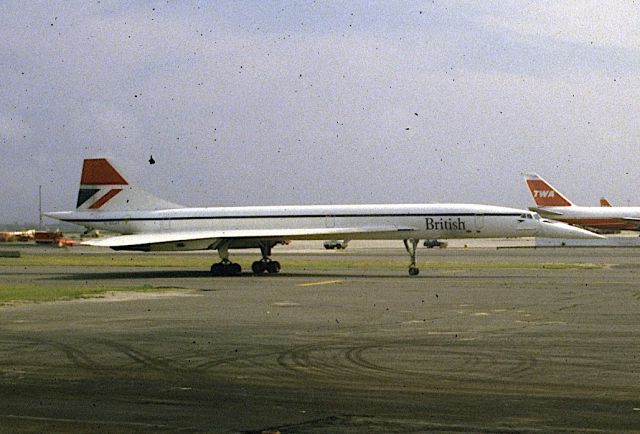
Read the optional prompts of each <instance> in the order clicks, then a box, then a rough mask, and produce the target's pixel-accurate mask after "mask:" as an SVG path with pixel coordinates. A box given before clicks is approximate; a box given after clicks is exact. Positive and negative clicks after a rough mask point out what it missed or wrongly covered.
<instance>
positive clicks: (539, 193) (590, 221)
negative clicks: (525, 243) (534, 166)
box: [524, 173, 640, 233]
mask: <svg viewBox="0 0 640 434" xmlns="http://www.w3.org/2000/svg"><path fill="white" fill-rule="evenodd" d="M524 179H525V181H526V182H527V186H528V187H529V191H530V192H531V196H532V197H533V200H534V201H535V203H536V206H535V207H531V208H529V209H530V210H532V211H535V212H538V213H539V214H540V215H542V216H544V217H547V218H550V219H553V220H558V221H561V222H564V223H568V224H572V225H578V226H582V227H584V228H589V229H593V230H596V231H598V232H601V233H614V232H619V231H621V230H631V231H638V230H640V207H637V206H611V204H610V203H609V201H608V200H607V199H605V198H601V199H600V206H578V205H574V204H573V203H571V201H570V200H569V199H567V198H566V196H564V195H563V194H562V193H560V192H559V191H558V190H556V189H555V188H554V187H553V186H552V185H551V184H549V183H548V182H547V181H545V180H544V179H542V178H541V177H540V176H538V175H537V174H535V173H534V174H529V175H525V176H524Z"/></svg>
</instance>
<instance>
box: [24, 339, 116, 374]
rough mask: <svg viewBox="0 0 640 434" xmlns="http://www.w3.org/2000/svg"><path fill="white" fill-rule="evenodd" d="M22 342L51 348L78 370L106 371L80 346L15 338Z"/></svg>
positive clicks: (27, 344)
mask: <svg viewBox="0 0 640 434" xmlns="http://www.w3.org/2000/svg"><path fill="white" fill-rule="evenodd" d="M15 339H19V340H20V345H21V346H22V347H23V348H24V347H25V346H33V345H41V346H47V347H51V348H53V349H55V350H58V351H60V352H61V353H63V354H64V355H65V356H66V357H67V359H68V360H69V361H70V362H71V363H72V364H73V366H75V367H77V368H81V369H84V370H89V371H96V370H101V369H104V368H105V367H104V366H103V365H102V364H101V363H99V362H98V361H96V360H95V359H93V358H92V357H91V356H89V355H88V354H87V352H85V351H83V350H81V349H79V345H71V344H69V343H67V342H62V341H58V340H53V339H44V338H38V337H35V336H29V337H23V336H21V337H19V338H15Z"/></svg>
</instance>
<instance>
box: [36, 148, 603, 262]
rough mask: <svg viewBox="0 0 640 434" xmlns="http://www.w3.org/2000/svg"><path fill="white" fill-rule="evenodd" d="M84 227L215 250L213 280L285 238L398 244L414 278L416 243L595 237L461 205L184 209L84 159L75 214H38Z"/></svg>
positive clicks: (135, 243) (509, 212) (130, 241)
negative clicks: (245, 255)
mask: <svg viewBox="0 0 640 434" xmlns="http://www.w3.org/2000/svg"><path fill="white" fill-rule="evenodd" d="M46 215H47V216H48V217H52V218H55V219H58V220H62V221H66V222H70V223H76V224H79V225H82V226H85V227H87V228H90V229H101V230H108V231H113V232H118V233H120V234H122V235H118V236H114V237H110V238H105V239H97V240H91V241H86V242H85V243H84V244H87V245H93V246H104V247H110V248H112V249H114V250H141V251H147V252H154V251H187V250H207V249H209V250H217V251H218V254H219V256H220V258H221V261H220V262H218V263H215V264H213V265H212V266H211V273H212V274H213V275H235V274H239V273H240V272H241V267H240V265H239V264H237V263H233V262H231V261H230V260H229V250H230V249H244V248H260V250H261V253H262V259H261V260H258V261H255V262H254V263H253V264H252V266H251V269H252V271H253V272H254V273H256V274H260V273H265V272H268V273H277V272H278V271H279V270H280V263H279V262H278V261H274V260H272V259H271V257H270V256H271V249H272V248H273V247H274V246H275V245H277V244H279V243H282V242H285V241H287V240H326V239H350V240H358V239H360V240H361V239H366V240H402V241H403V242H404V246H405V248H406V250H407V252H408V254H409V256H410V258H411V263H410V265H409V274H410V275H417V274H418V273H419V270H418V267H417V266H416V247H417V245H418V242H419V240H420V239H446V238H494V237H531V236H541V237H551V238H601V236H600V235H597V234H594V233H592V232H589V231H586V230H583V229H580V228H576V227H573V226H569V225H565V224H563V223H557V222H552V221H549V220H545V219H541V218H540V217H539V216H538V214H536V213H533V212H530V211H526V210H519V209H514V208H504V207H498V206H489V205H469V204H425V205H417V204H414V205H293V206H243V207H216V208H190V207H184V206H181V205H177V204H174V203H171V202H167V201H165V200H163V199H159V198H157V197H154V196H152V195H151V194H149V193H147V192H145V191H143V190H141V189H139V188H137V187H135V186H133V185H131V184H130V183H129V182H128V181H127V180H126V179H125V178H124V177H123V176H122V175H121V174H120V172H118V170H116V169H115V168H114V166H113V165H112V164H111V163H110V162H109V161H108V160H106V159H104V158H97V159H87V160H84V165H83V167H82V176H81V179H80V191H79V193H78V202H77V205H76V210H75V211H65V212H50V213H47V214H46Z"/></svg>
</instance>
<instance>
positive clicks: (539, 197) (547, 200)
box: [524, 173, 573, 207]
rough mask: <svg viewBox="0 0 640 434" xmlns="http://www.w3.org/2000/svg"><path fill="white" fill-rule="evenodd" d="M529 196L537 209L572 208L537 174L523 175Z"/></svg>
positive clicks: (569, 202) (570, 204) (568, 202)
mask: <svg viewBox="0 0 640 434" xmlns="http://www.w3.org/2000/svg"><path fill="white" fill-rule="evenodd" d="M524 179H525V181H526V182H527V186H528V187H529V191H530V192H531V196H532V197H533V200H534V201H535V203H536V206H538V207H546V206H573V203H571V201H570V200H569V199H567V198H566V197H565V196H564V195H563V194H562V193H560V192H559V191H558V190H556V189H555V188H554V187H553V186H552V185H551V184H549V183H548V182H547V181H545V180H544V179H542V178H541V177H540V176H539V175H538V174H536V173H534V174H528V175H524Z"/></svg>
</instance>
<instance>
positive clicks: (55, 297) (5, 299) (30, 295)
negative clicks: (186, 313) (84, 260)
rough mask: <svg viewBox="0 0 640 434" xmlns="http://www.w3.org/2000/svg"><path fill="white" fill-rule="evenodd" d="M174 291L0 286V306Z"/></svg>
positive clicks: (103, 287)
mask: <svg viewBox="0 0 640 434" xmlns="http://www.w3.org/2000/svg"><path fill="white" fill-rule="evenodd" d="M176 290H178V288H165V287H163V288H156V287H153V286H151V285H143V286H129V287H109V286H77V287H73V286H50V285H33V284H31V285H30V284H0V305H7V304H16V303H43V302H48V301H64V300H78V299H83V298H99V297H101V296H103V295H104V294H105V293H107V292H166V291H176Z"/></svg>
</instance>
